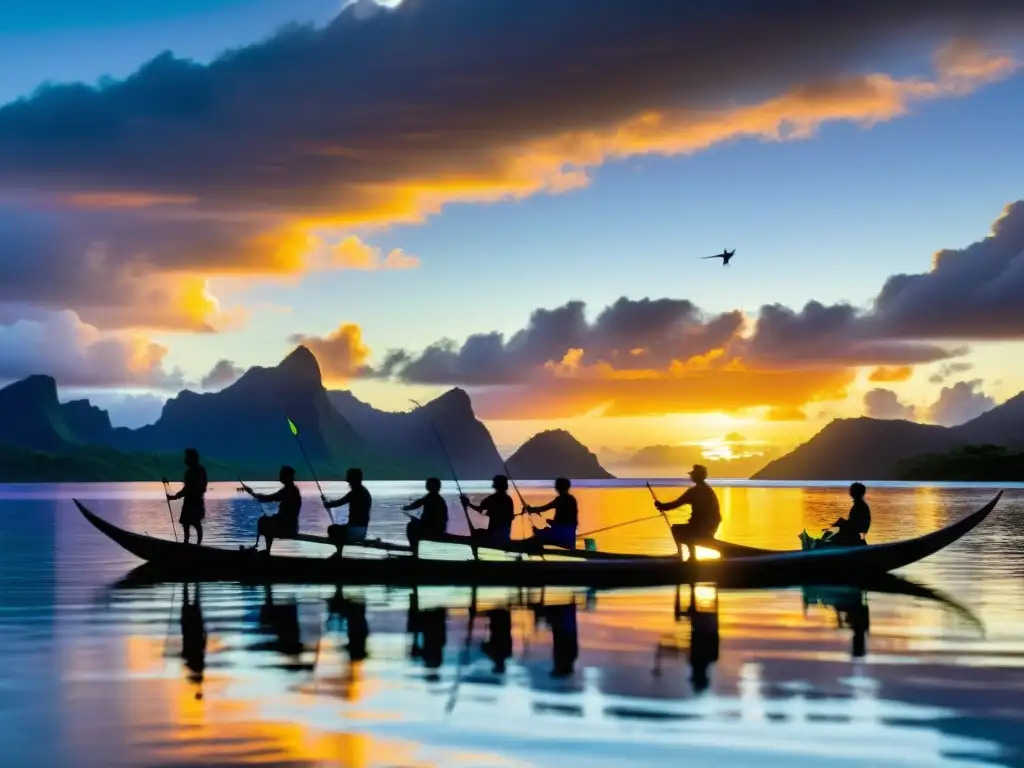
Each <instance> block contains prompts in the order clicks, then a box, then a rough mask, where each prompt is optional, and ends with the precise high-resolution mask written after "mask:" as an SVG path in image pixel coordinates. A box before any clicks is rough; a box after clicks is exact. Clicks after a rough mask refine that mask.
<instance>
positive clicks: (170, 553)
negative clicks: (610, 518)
mask: <svg viewBox="0 0 1024 768" xmlns="http://www.w3.org/2000/svg"><path fill="white" fill-rule="evenodd" d="M1001 496H1002V493H1001V492H1000V493H999V494H998V495H997V496H996V497H995V498H994V499H993V500H992V501H990V502H989V503H988V504H986V505H985V506H984V507H982V508H981V509H980V510H978V511H977V512H974V513H973V514H971V515H969V516H967V517H965V518H964V519H963V520H960V521H958V522H956V523H954V524H952V525H950V526H947V527H946V528H942V529H940V530H938V531H934V532H932V533H929V534H925V535H924V536H919V537H917V538H914V539H908V540H906V541H897V542H890V543H886V544H872V545H866V546H861V547H842V548H839V547H837V548H834V549H833V548H823V549H816V550H810V551H795V552H785V553H780V554H767V555H760V556H747V557H723V558H720V559H716V560H702V561H697V562H693V561H690V560H688V561H680V560H678V559H677V558H675V557H665V558H660V557H627V558H614V559H608V558H605V559H600V560H587V561H582V562H581V561H578V560H555V559H545V560H536V559H525V558H524V559H522V560H519V561H516V560H480V561H474V560H433V559H426V558H414V557H410V556H398V557H385V558H379V559H361V558H360V559H356V558H338V557H320V558H316V557H296V556H281V555H273V556H271V555H267V554H265V553H262V552H253V551H251V550H229V549H218V548H216V547H210V546H198V545H194V544H183V543H178V542H173V541H167V540H165V539H158V538H154V537H151V536H144V535H141V534H137V533H132V532H130V531H126V530H123V529H121V528H119V527H117V526H115V525H113V524H111V523H109V522H107V521H106V520H103V519H102V518H100V517H98V516H97V515H95V514H94V513H92V512H91V511H89V510H88V509H87V508H86V507H85V506H84V505H82V503H81V502H79V501H78V500H77V499H76V500H75V504H76V506H77V507H78V509H79V511H80V512H81V513H82V515H83V516H84V517H85V518H86V520H88V521H89V522H90V523H91V524H92V525H93V526H94V527H95V528H97V529H98V530H99V531H100V532H101V533H103V534H104V535H106V536H107V537H108V538H110V539H111V540H112V541H114V542H115V543H117V544H118V545H119V546H121V547H122V548H124V549H125V550H127V551H128V552H130V553H132V554H133V555H135V556H136V557H138V558H140V559H141V560H144V561H146V562H149V563H152V564H153V565H154V566H156V567H157V568H159V569H160V570H161V571H162V572H164V573H166V575H167V578H168V579H169V580H170V579H173V580H190V581H234V582H248V583H298V584H388V585H395V586H410V587H411V586H458V585H479V586H509V587H516V586H523V587H527V586H567V587H591V588H614V587H647V586H662V585H674V584H685V583H691V582H713V583H717V584H718V585H719V586H722V587H742V586H750V585H759V586H799V585H801V584H809V583H813V584H850V583H858V582H860V581H862V580H863V579H865V578H869V577H872V576H877V575H880V574H883V573H888V572H889V571H893V570H896V569H898V568H903V567H905V566H907V565H910V564H911V563H914V562H917V561H918V560H922V559H924V558H926V557H928V556H930V555H932V554H934V553H935V552H938V551H939V550H941V549H943V548H945V547H947V546H949V545H950V544H952V543H953V542H955V541H957V540H958V539H960V538H961V537H963V536H964V535H966V534H967V533H968V532H969V531H970V530H971V529H973V528H974V527H975V526H977V525H978V524H980V523H981V522H982V521H983V520H984V519H985V518H986V517H987V516H988V515H989V513H990V512H991V511H992V510H993V509H994V508H995V506H996V504H997V503H998V501H999V499H1000V497H1001Z"/></svg>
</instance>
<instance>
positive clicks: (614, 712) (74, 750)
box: [0, 481, 1024, 768]
mask: <svg viewBox="0 0 1024 768" xmlns="http://www.w3.org/2000/svg"><path fill="white" fill-rule="evenodd" d="M447 485H448V484H447V483H446V488H445V491H446V492H449V491H451V490H453V489H450V488H448V487H447ZM265 487H266V488H267V489H270V488H272V487H273V486H270V485H267V486H265ZM369 487H370V489H371V491H372V492H373V495H374V500H375V507H374V513H373V521H372V526H371V533H374V534H377V535H380V536H382V537H385V538H392V537H393V538H396V539H400V538H402V537H403V532H404V527H405V523H404V517H403V516H402V515H401V514H400V513H399V511H398V508H399V507H400V506H401V505H403V504H405V503H407V502H408V501H409V500H410V499H412V498H413V497H415V496H417V495H419V493H420V491H421V486H420V484H418V483H371V484H369ZM521 489H522V491H523V493H524V495H525V496H526V497H527V499H528V500H529V501H533V502H540V501H546V500H547V498H548V497H549V496H550V494H551V492H550V491H549V490H548V489H547V488H545V487H541V486H538V485H537V484H529V485H527V484H521ZM327 490H328V495H332V496H333V495H335V494H340V493H341V492H342V490H343V485H342V484H330V485H329V486H328V488H327ZM467 490H470V491H471V492H472V493H483V492H484V491H485V490H486V486H485V485H483V484H477V485H472V486H467ZM678 490H679V487H678V486H677V485H676V486H673V484H672V483H671V482H659V483H657V484H656V486H655V491H656V493H657V494H658V495H659V497H660V498H666V499H667V498H670V497H672V496H673V495H674V494H675V493H677V492H678ZM718 491H719V497H720V499H721V502H722V509H723V515H724V522H723V525H722V528H721V530H720V532H719V536H720V537H721V538H723V539H726V540H729V541H734V542H739V543H744V544H751V545H755V546H763V547H770V548H780V549H781V548H796V547H798V546H799V542H798V540H797V535H798V534H799V533H800V531H801V530H803V529H804V528H806V529H807V530H808V531H809V532H812V533H815V534H817V533H818V532H819V531H820V529H821V528H822V527H823V526H825V525H827V524H829V523H831V522H832V521H833V520H834V519H835V518H836V517H837V516H838V515H840V514H845V513H846V510H847V509H848V507H849V500H848V498H847V497H846V495H845V488H844V487H843V485H842V484H833V485H823V486H807V485H800V484H796V483H792V484H777V485H763V484H759V485H754V484H747V483H733V484H730V485H725V484H722V485H719V486H718ZM995 491H996V489H994V488H990V487H980V486H974V487H951V486H949V487H946V486H943V487H919V486H914V485H911V484H889V485H882V484H879V485H873V486H872V487H871V488H870V489H869V496H868V500H869V502H870V503H871V507H872V512H873V516H874V523H873V527H872V530H871V535H870V539H871V540H872V541H873V542H881V541H887V540H893V539H900V538H906V537H909V536H913V535H916V534H919V533H923V532H926V531H929V530H932V529H934V528H937V527H940V526H942V525H945V524H946V523H948V522H951V521H953V520H955V519H957V518H959V517H961V516H963V515H965V514H967V513H968V512H971V511H973V510H975V509H977V508H978V507H980V506H982V505H983V504H985V503H986V502H987V501H989V500H990V499H991V498H992V496H993V495H994V494H995ZM575 492H576V494H577V498H578V499H579V502H580V507H581V516H582V520H581V531H584V530H590V529H596V528H601V527H604V526H608V525H612V524H614V523H617V522H621V521H626V520H630V519H634V518H638V517H644V516H648V515H650V514H652V512H653V510H652V508H651V499H650V494H649V493H648V490H647V489H646V488H645V487H644V486H643V484H642V481H641V482H635V481H614V482H611V483H603V484H602V483H594V484H589V485H581V487H578V488H577V489H576V491H575ZM304 494H305V498H306V508H305V509H304V510H303V514H302V521H303V523H302V527H303V528H304V529H305V530H307V531H309V532H322V531H323V529H324V526H325V524H326V518H325V514H324V512H323V510H322V509H321V508H320V505H319V504H318V503H314V501H318V499H317V494H316V490H315V489H314V488H305V487H304ZM73 497H76V498H79V499H80V500H82V501H83V502H84V503H86V504H87V505H88V506H89V507H90V508H91V509H92V510H93V511H95V512H97V513H98V514H100V515H102V516H104V517H106V518H107V519H109V520H111V521H112V522H114V523H116V524H118V525H121V526H124V527H126V528H129V529H132V530H137V531H145V532H148V533H150V534H152V535H159V536H166V537H167V538H171V537H172V535H173V534H172V531H171V523H170V520H169V517H168V509H167V505H166V504H165V503H164V501H163V499H162V491H161V488H160V487H159V485H153V484H150V485H141V484H138V485H81V486H68V485H63V486H0V564H2V568H0V749H2V754H3V764H4V765H10V766H19V767H21V766H25V767H27V766H83V767H86V766H89V767H92V766H95V767H96V768H100V767H101V766H102V767H104V768H107V767H113V766H154V767H156V766H161V767H170V766H185V765H203V766H242V765H260V766H294V767H298V766H354V767H358V768H370V767H373V768H376V767H378V766H380V767H384V766H388V767H398V766H401V767H402V768H406V767H408V766H481V767H483V766H557V767H558V768H569V767H570V766H587V767H588V768H603V767H604V766H622V765H626V766H638V765H644V766H657V765H665V766H669V765H671V766H678V765H714V766H719V767H722V766H751V765H756V766H758V767H759V768H768V766H823V765H830V766H833V765H834V766H842V765H870V766H886V765H894V766H895V765H899V766H911V765H921V766H925V765H958V766H966V765H1024V543H1022V528H1024V487H1021V486H1017V487H1013V486H1009V487H1008V488H1007V491H1006V493H1005V495H1004V497H1003V500H1002V502H1001V503H1000V505H999V507H998V508H997V509H996V512H995V513H994V514H993V515H992V516H991V517H990V518H989V520H987V521H986V522H985V523H984V524H983V525H982V526H981V527H979V528H978V529H976V530H975V531H973V532H971V533H970V534H969V535H968V536H967V537H966V538H965V539H963V540H962V541H960V542H958V543H957V544H955V545H954V546H953V547H951V548H949V549H948V550H946V551H944V552H941V553H939V554H938V555H936V556H934V557H932V558H929V559H928V560H926V561H924V562H922V563H919V564H917V565H914V566H912V567H910V568H907V569H905V570H904V571H902V572H900V575H901V576H903V577H905V578H906V579H910V580H913V581H914V582H916V583H917V584H919V585H924V586H926V587H928V588H930V589H931V590H933V591H935V592H936V593H939V596H943V595H944V596H945V600H943V599H937V597H921V596H909V595H904V594H877V593H867V594H862V593H859V592H852V591H849V590H847V591H842V590H839V591H836V590H831V591H828V590H825V591H822V590H817V591H815V590H800V589H796V590H774V591H721V592H719V591H717V590H716V589H715V588H714V587H713V586H711V585H699V586H698V587H697V588H696V590H695V593H694V594H693V595H691V594H690V590H689V588H686V587H684V588H683V589H682V590H681V591H679V592H678V593H677V590H675V589H672V588H668V589H653V590H642V591H637V590H631V591H612V592H599V593H596V594H588V593H586V592H573V591H571V590H565V589H548V590H530V591H528V592H525V591H523V592H521V591H508V590H500V589H497V590H495V589H490V590H481V591H480V592H479V593H478V595H477V612H476V614H475V617H474V618H473V619H472V621H471V620H470V612H469V610H468V608H469V603H470V599H471V597H470V591H469V590H468V589H422V590H418V591H417V592H416V593H413V592H411V591H410V590H403V589H385V588H383V587H378V588H372V587H371V588H359V589H356V588H347V589H344V590H338V591H336V590H335V589H334V588H309V587H286V586H278V587H274V588H273V589H272V590H269V591H268V590H265V589H264V588H261V587H246V586H239V585H228V584H206V585H200V586H197V585H194V584H192V585H180V584H178V585H174V584H169V585H161V586H151V587H147V588H124V587H116V586H115V584H116V582H117V581H118V580H119V579H120V578H121V577H123V576H124V575H125V574H127V573H128V572H129V571H130V570H131V569H132V568H134V567H135V566H137V565H139V562H138V561H136V560H134V559H133V558H132V556H130V555H128V554H127V553H125V552H123V551H122V550H120V549H118V548H117V547H116V546H115V545H114V544H113V543H111V542H110V541H108V540H107V539H105V538H104V537H103V536H101V535H100V534H99V533H98V532H97V531H95V530H94V529H92V528H91V527H89V525H88V524H87V523H86V522H85V521H84V520H83V519H82V518H81V516H80V515H79V514H78V512H77V511H76V509H75V507H74V505H73V504H72V501H71V499H72V498H73ZM450 506H451V511H452V515H451V518H452V521H453V528H455V529H456V530H461V529H464V528H465V521H464V520H463V519H462V515H461V513H460V512H459V510H458V507H457V505H456V504H455V503H454V495H453V496H452V498H451V499H450ZM261 511H262V510H261V507H260V505H259V504H258V503H256V502H255V501H253V500H251V499H249V498H248V497H244V496H241V495H240V494H238V493H237V492H236V491H235V488H234V486H233V485H217V486H214V487H213V488H212V489H211V493H210V496H209V499H208V504H207V519H206V523H205V527H206V538H205V542H204V543H208V544H221V545H228V546H235V545H237V544H239V543H250V542H251V541H252V539H253V530H254V526H255V523H254V521H255V519H256V518H257V517H258V516H259V514H260V513H261ZM673 514H674V515H675V514H682V517H683V518H685V513H681V512H680V513H673ZM175 517H177V510H175ZM517 531H518V524H517ZM178 534H179V535H180V531H179V532H178ZM596 538H597V539H598V544H599V546H600V547H601V548H602V549H615V550H620V551H633V552H646V553H666V552H671V551H672V550H673V545H672V544H671V541H670V539H669V537H668V533H667V530H666V528H665V524H664V522H663V521H662V520H660V519H654V520H650V521H647V522H641V523H637V524H635V525H630V526H624V527H621V528H617V529H614V530H611V531H608V532H607V533H604V534H598V535H597V537H596ZM279 547H280V551H281V553H282V554H283V553H285V552H288V551H300V550H305V551H313V552H316V551H319V550H318V549H317V547H316V545H302V544H295V543H291V542H282V543H280V544H275V552H276V551H277V550H278V548H279ZM441 549H442V548H440V547H439V548H438V551H437V552H435V553H433V554H435V555H437V556H447V557H469V554H468V552H465V551H461V548H458V547H449V548H447V549H445V550H444V551H443V552H442V551H440V550H441ZM691 600H692V601H693V605H691Z"/></svg>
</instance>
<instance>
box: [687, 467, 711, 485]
mask: <svg viewBox="0 0 1024 768" xmlns="http://www.w3.org/2000/svg"><path fill="white" fill-rule="evenodd" d="M690 479H691V480H693V482H695V483H703V482H704V481H705V480H707V479H708V468H707V467H705V466H704V465H703V464H694V465H693V469H691V470H690Z"/></svg>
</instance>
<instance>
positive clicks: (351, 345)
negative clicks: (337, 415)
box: [290, 323, 371, 383]
mask: <svg viewBox="0 0 1024 768" xmlns="http://www.w3.org/2000/svg"><path fill="white" fill-rule="evenodd" d="M290 341H291V342H292V343H293V344H304V345H305V346H306V347H307V348H309V350H310V351H311V352H312V353H313V354H314V355H315V356H316V359H317V362H319V363H320V370H321V372H322V373H323V375H324V379H325V380H327V381H328V382H335V383H341V382H344V381H348V380H349V379H351V378H352V377H354V376H358V375H360V374H361V373H363V372H364V371H365V370H367V366H366V363H367V361H368V360H369V359H370V354H371V352H370V348H369V347H368V346H366V344H364V343H363V332H362V329H361V328H360V327H359V326H358V325H356V324H355V323H342V324H341V325H339V326H338V327H337V328H336V329H335V330H333V331H331V332H330V333H329V334H327V335H326V336H306V335H303V334H295V335H293V336H292V337H291V338H290Z"/></svg>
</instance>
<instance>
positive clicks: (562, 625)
mask: <svg viewBox="0 0 1024 768" xmlns="http://www.w3.org/2000/svg"><path fill="white" fill-rule="evenodd" d="M530 607H531V608H532V609H533V613H534V615H535V616H536V617H537V618H538V619H540V620H543V621H544V622H545V623H546V624H547V625H548V627H550V628H551V677H553V678H555V679H559V678H565V677H570V676H571V675H572V674H573V671H574V669H575V666H576V659H577V658H579V655H580V645H579V633H578V631H577V629H576V603H575V601H573V602H572V603H568V604H564V605H543V604H535V605H532V606H530Z"/></svg>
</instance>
